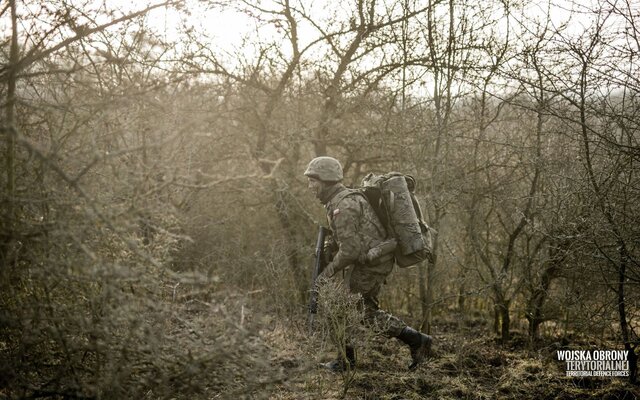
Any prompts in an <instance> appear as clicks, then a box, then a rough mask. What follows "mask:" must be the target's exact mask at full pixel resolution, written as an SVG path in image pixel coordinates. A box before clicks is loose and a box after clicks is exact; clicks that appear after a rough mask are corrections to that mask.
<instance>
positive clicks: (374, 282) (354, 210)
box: [322, 183, 407, 337]
mask: <svg viewBox="0 0 640 400" xmlns="http://www.w3.org/2000/svg"><path fill="white" fill-rule="evenodd" d="M322 200H325V199H322ZM323 203H324V206H325V208H326V210H327V219H328V221H329V225H330V227H331V231H332V232H333V240H334V241H335V244H336V245H337V249H338V252H337V254H336V255H335V256H334V258H333V260H332V261H331V262H332V263H333V269H334V271H335V272H339V271H342V270H344V269H345V268H346V267H348V266H349V265H353V267H352V268H351V270H350V271H349V273H347V275H346V285H347V287H348V289H349V290H350V291H351V292H353V293H358V294H360V295H361V296H362V299H363V304H364V312H365V318H366V320H367V322H368V323H369V324H370V325H372V326H375V327H379V328H381V329H382V331H383V333H384V334H386V335H387V336H390V337H396V336H398V335H399V334H400V332H402V329H404V328H405V327H406V326H407V324H405V323H404V322H403V321H401V320H400V319H399V318H397V317H395V316H393V315H391V314H389V313H387V312H385V311H383V310H381V309H380V308H379V303H378V294H379V293H380V289H381V288H382V285H383V284H384V282H385V280H386V278H387V276H388V275H389V274H390V273H391V271H392V269H393V256H392V255H385V256H382V257H381V258H380V259H378V260H374V261H373V262H370V263H362V262H360V261H358V258H359V257H360V256H361V255H363V254H365V253H366V252H367V251H368V250H369V249H371V248H373V247H375V246H377V245H378V244H380V243H381V242H383V241H384V240H385V238H386V232H385V229H384V227H383V226H382V223H381V222H380V221H379V220H378V217H377V216H376V214H375V212H374V211H373V208H372V207H371V205H369V203H368V202H367V200H366V199H365V197H364V196H362V195H361V194H359V193H357V192H355V191H352V190H349V189H347V188H346V187H345V186H344V185H342V184H340V183H338V184H336V185H335V187H334V188H332V189H330V190H329V191H328V192H327V196H326V201H323Z"/></svg>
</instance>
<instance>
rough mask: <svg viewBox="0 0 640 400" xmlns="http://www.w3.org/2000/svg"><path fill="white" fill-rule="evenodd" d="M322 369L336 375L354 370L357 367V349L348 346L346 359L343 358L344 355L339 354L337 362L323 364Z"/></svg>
mask: <svg viewBox="0 0 640 400" xmlns="http://www.w3.org/2000/svg"><path fill="white" fill-rule="evenodd" d="M322 367H323V368H326V369H328V370H329V371H331V372H336V373H338V372H345V371H347V370H353V369H354V368H355V367H356V349H355V348H353V347H352V346H347V347H346V348H345V358H343V357H342V354H338V357H337V358H336V359H335V360H333V361H329V362H328V363H324V364H322Z"/></svg>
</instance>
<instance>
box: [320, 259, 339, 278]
mask: <svg viewBox="0 0 640 400" xmlns="http://www.w3.org/2000/svg"><path fill="white" fill-rule="evenodd" d="M335 273H336V270H335V266H334V264H333V263H332V262H330V263H329V264H327V266H326V267H324V269H323V270H322V272H321V273H320V275H318V278H325V279H326V278H331V277H332V276H333V275H335Z"/></svg>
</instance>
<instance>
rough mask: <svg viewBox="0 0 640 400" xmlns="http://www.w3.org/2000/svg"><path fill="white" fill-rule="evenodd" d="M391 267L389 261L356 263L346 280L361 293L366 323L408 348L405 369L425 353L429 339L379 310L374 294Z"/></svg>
mask: <svg viewBox="0 0 640 400" xmlns="http://www.w3.org/2000/svg"><path fill="white" fill-rule="evenodd" d="M392 268H393V264H392V263H391V264H390V265H378V266H376V267H375V268H371V267H370V266H365V265H356V266H355V268H354V270H353V272H352V273H351V277H350V279H349V290H350V291H352V292H354V293H359V294H360V295H361V296H362V301H363V305H364V314H365V319H366V322H367V324H368V325H369V326H372V327H373V328H374V329H376V330H377V331H378V332H380V333H383V334H385V335H386V336H389V337H395V338H397V339H399V340H400V341H402V342H404V343H405V344H406V345H408V346H409V349H410V351H411V364H410V365H409V369H410V370H413V369H415V368H416V367H417V366H418V365H419V364H420V363H422V362H423V361H424V359H425V358H426V357H427V356H428V354H429V352H430V351H431V343H432V341H433V339H432V338H431V336H429V335H425V334H423V333H421V332H419V331H417V330H415V329H413V328H411V327H410V326H407V324H406V323H404V322H403V321H402V320H401V319H400V318H398V317H396V316H394V315H392V314H390V313H388V312H386V311H384V310H381V309H380V306H379V303H378V295H379V293H380V290H381V288H382V285H383V284H384V282H385V279H386V278H387V276H388V275H389V273H390V272H391V269H392Z"/></svg>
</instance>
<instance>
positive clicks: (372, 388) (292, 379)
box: [265, 326, 640, 400]
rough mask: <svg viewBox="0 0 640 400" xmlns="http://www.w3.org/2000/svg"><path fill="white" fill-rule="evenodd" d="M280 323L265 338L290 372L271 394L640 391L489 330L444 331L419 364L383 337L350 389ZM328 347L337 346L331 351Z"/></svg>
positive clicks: (312, 343)
mask: <svg viewBox="0 0 640 400" xmlns="http://www.w3.org/2000/svg"><path fill="white" fill-rule="evenodd" d="M284 331H285V329H284V328H283V327H281V326H280V327H274V330H273V331H272V332H271V333H270V334H269V335H267V336H265V339H266V340H267V342H268V343H269V345H270V347H271V348H272V349H274V350H276V349H279V350H278V356H277V358H276V359H274V362H275V363H277V364H278V365H279V366H280V367H282V368H283V369H284V370H285V375H286V376H288V380H287V382H286V383H283V384H281V385H278V386H277V387H276V388H275V390H274V392H273V393H272V396H271V398H273V399H281V400H293V399H341V398H346V399H371V400H373V399H376V400H401V399H402V400H414V399H415V400H417V399H452V400H453V399H470V400H484V399H487V400H488V399H504V400H510V399H513V400H515V399H559V400H564V399H567V400H568V399H593V400H595V399H609V400H614V399H615V400H623V399H624V400H629V399H638V398H640V387H632V386H630V385H629V384H628V383H627V381H626V380H625V379H622V378H599V379H595V378H594V379H593V380H590V381H587V380H584V379H583V380H575V379H572V378H567V377H565V376H564V370H563V369H562V368H563V367H562V366H561V365H559V364H558V362H557V361H554V359H553V347H552V346H549V347H546V348H539V349H538V350H535V351H532V350H530V349H528V348H527V347H526V346H524V345H522V342H523V341H521V340H519V339H520V338H519V337H518V336H517V335H515V339H514V341H513V342H512V343H511V344H510V345H507V346H503V345H501V344H500V343H499V342H498V341H497V340H495V339H494V338H492V337H491V335H490V334H488V333H487V332H484V331H483V332H481V334H480V335H478V334H475V335H471V336H470V335H469V333H468V332H466V333H465V332H454V331H449V332H446V333H442V334H436V335H435V340H436V342H435V343H436V346H435V354H434V356H433V357H432V358H430V359H429V360H428V361H427V362H426V363H425V364H424V365H422V366H421V367H420V368H419V369H418V370H417V371H414V372H409V371H407V368H406V367H407V364H408V361H409V358H410V357H409V352H408V349H407V348H406V347H404V346H403V345H402V344H401V343H400V342H399V341H397V340H394V339H391V340H387V339H385V338H380V337H376V338H373V339H372V340H371V341H370V343H369V344H368V346H367V347H368V348H367V351H366V353H363V352H362V351H361V352H360V353H359V360H358V366H357V368H356V373H355V375H354V377H353V381H352V382H351V385H350V386H349V388H348V390H347V393H346V396H344V397H343V396H342V386H341V382H340V377H339V376H337V375H334V374H331V373H329V372H326V371H323V370H321V369H319V368H317V364H318V363H319V362H321V361H326V360H327V359H329V358H331V357H332V356H333V352H331V351H330V349H327V348H326V347H323V345H322V344H321V343H319V342H318V340H314V339H311V340H310V339H309V338H306V337H305V336H304V332H302V331H288V332H287V333H283V332H284ZM327 350H329V351H328V352H327Z"/></svg>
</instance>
